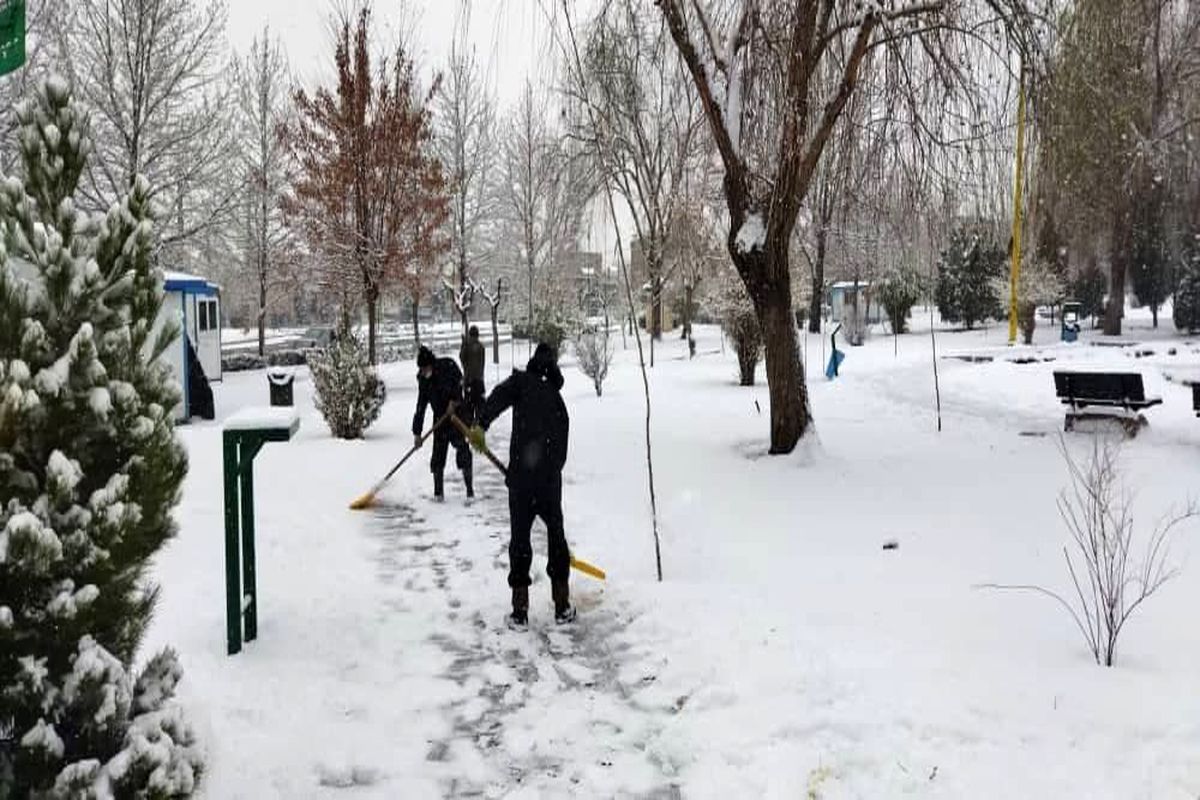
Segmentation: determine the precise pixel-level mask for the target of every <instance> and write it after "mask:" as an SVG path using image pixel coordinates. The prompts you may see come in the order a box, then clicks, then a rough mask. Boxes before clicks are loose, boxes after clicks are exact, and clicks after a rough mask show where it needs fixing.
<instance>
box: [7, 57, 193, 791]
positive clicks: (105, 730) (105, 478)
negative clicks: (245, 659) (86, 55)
mask: <svg viewBox="0 0 1200 800" xmlns="http://www.w3.org/2000/svg"><path fill="white" fill-rule="evenodd" d="M70 95H71V92H70V89H69V87H68V86H67V84H66V82H65V81H63V80H62V79H59V78H51V79H49V80H48V81H46V82H45V83H44V84H43V86H42V88H41V90H40V92H39V93H38V94H37V95H36V96H35V97H33V98H30V99H28V100H26V101H24V102H22V103H21V104H19V105H18V106H17V108H16V113H17V118H18V121H19V124H20V126H21V135H20V144H21V166H22V171H23V174H24V177H23V179H21V178H15V177H8V178H4V179H3V180H2V181H0V486H3V497H4V498H5V500H4V505H3V507H2V508H0V796H13V797H25V796H28V795H30V794H35V795H42V796H50V797H108V796H116V797H134V796H137V797H183V796H187V795H189V794H191V793H192V791H193V790H194V788H195V783H196V779H197V775H198V773H199V769H200V760H199V755H198V752H197V751H196V749H195V747H194V738H193V735H192V733H191V731H190V730H189V728H188V726H187V724H186V723H185V722H184V720H183V718H182V716H181V715H180V712H179V709H178V707H177V706H176V705H175V704H174V703H172V702H171V701H172V697H173V694H174V688H175V684H176V683H177V682H178V680H179V678H180V675H181V671H180V668H179V665H178V663H177V662H176V659H175V655H174V653H173V652H172V651H170V650H166V651H164V652H162V653H160V654H158V655H157V656H155V657H154V658H153V659H151V660H150V662H149V664H148V665H147V666H146V668H145V669H144V670H143V672H142V673H141V675H140V676H138V677H137V678H136V680H135V678H134V676H133V674H132V673H131V671H130V670H131V665H132V663H133V660H134V656H135V654H136V652H137V649H138V645H139V642H140V640H141V638H142V635H143V633H144V632H145V630H146V627H147V625H148V624H149V622H150V617H151V611H152V609H153V606H154V602H155V598H156V596H157V588H156V587H155V586H154V585H153V584H152V583H150V581H149V579H148V574H147V573H148V568H149V563H150V559H151V558H152V557H153V555H154V554H155V553H156V552H157V551H158V550H159V549H160V548H161V547H162V546H163V544H164V543H165V542H166V541H167V540H168V539H169V538H170V537H171V536H172V535H173V534H174V533H175V524H174V522H173V520H172V518H171V511H172V509H173V508H174V506H175V505H176V503H177V502H178V500H179V493H180V485H181V483H182V481H183V477H184V473H185V472H186V469H187V462H186V456H185V453H184V450H183V447H182V446H181V444H180V443H179V442H178V440H177V439H176V438H175V434H174V426H173V421H172V409H173V408H174V407H175V405H176V404H177V403H178V402H179V401H180V393H179V389H178V386H177V384H176V382H175V381H174V379H173V378H172V377H171V374H170V371H169V368H168V367H166V366H165V365H164V364H163V363H162V362H161V361H160V360H158V357H159V356H160V355H161V354H162V353H163V351H164V349H165V348H166V347H167V346H168V345H170V344H171V342H172V341H173V340H174V339H175V338H176V336H178V326H177V325H172V324H168V325H162V326H158V325H156V323H155V321H156V319H157V317H158V311H159V307H160V305H161V303H162V298H163V289H162V273H161V272H160V271H159V270H158V269H157V268H156V267H155V266H154V264H153V262H152V256H151V254H152V238H151V237H152V216H153V215H152V213H151V207H150V199H149V197H150V186H149V185H148V183H147V182H146V181H145V180H144V179H142V178H140V177H139V178H137V179H135V180H134V182H133V184H132V186H131V187H130V189H129V191H128V193H127V194H126V195H125V197H124V198H123V199H122V200H121V201H119V202H118V203H116V204H114V205H113V206H112V208H111V209H110V210H109V212H108V214H107V215H106V216H105V217H103V218H102V219H101V218H89V217H88V216H87V215H86V214H83V213H80V212H79V211H78V210H77V209H76V203H75V197H76V192H77V189H78V185H79V179H80V175H81V174H82V173H83V172H84V170H85V169H86V167H87V159H88V156H89V154H90V152H91V142H90V139H89V136H88V122H89V121H88V117H87V115H86V114H84V113H83V112H82V111H81V109H80V108H79V106H77V105H76V104H75V103H74V102H72V100H71V96H70Z"/></svg>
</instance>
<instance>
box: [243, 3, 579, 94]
mask: <svg viewBox="0 0 1200 800" xmlns="http://www.w3.org/2000/svg"><path fill="white" fill-rule="evenodd" d="M334 2H335V0H249V1H248V0H241V1H240V2H235V3H231V4H230V8H229V23H228V35H229V41H230V44H231V45H232V46H233V47H234V49H235V50H237V51H239V52H244V51H245V50H246V49H247V48H248V47H249V45H250V42H251V40H252V39H253V38H254V37H255V36H256V35H258V34H259V32H260V31H261V30H262V27H263V26H264V25H269V26H270V28H271V36H272V37H278V38H279V39H281V40H282V41H283V44H284V46H285V48H286V49H287V53H288V59H289V61H290V62H291V65H292V70H293V71H294V72H295V74H296V76H297V77H298V78H299V79H300V80H302V81H303V82H305V83H310V82H312V81H313V80H314V79H316V78H317V77H319V76H321V75H324V74H327V71H331V70H332V47H333V45H332V40H331V36H330V24H329V20H330V17H331V15H332V13H333V11H334V9H335V7H336V6H335V5H334ZM464 5H467V6H468V7H469V8H470V29H469V32H468V37H469V43H470V44H471V46H473V47H474V48H475V52H476V55H477V57H478V58H479V60H480V62H481V63H482V64H483V65H484V67H485V69H486V70H487V71H488V79H489V82H490V83H491V84H492V85H493V88H494V90H495V92H496V95H497V98H498V100H499V102H500V107H501V108H502V109H503V108H505V107H506V106H508V105H509V104H510V103H511V102H512V101H513V100H515V99H516V97H517V95H518V93H519V92H520V89H521V86H522V85H523V84H524V82H525V79H526V77H530V78H532V79H533V80H534V81H535V83H536V82H538V81H539V80H540V79H544V78H548V77H549V75H550V68H551V64H552V61H553V59H552V55H553V53H554V49H553V48H554V43H553V40H552V38H551V29H550V24H549V22H548V21H547V19H546V14H545V12H544V11H543V8H545V7H549V8H550V9H552V10H553V9H554V7H555V0H470V1H469V2H467V3H465V4H464V2H463V0H408V1H407V2H404V3H401V2H396V0H377V2H375V3H374V5H373V9H372V14H373V21H374V26H375V28H376V31H377V33H378V34H379V38H380V40H381V41H382V42H389V41H392V40H394V39H395V38H396V37H397V34H398V33H399V32H401V31H408V32H409V33H410V41H411V46H412V50H413V53H414V55H415V56H416V59H417V63H418V64H419V65H420V67H421V69H422V71H423V72H425V73H426V74H428V73H430V72H432V71H433V70H435V69H438V68H440V67H442V66H443V65H444V64H445V63H446V60H447V59H448V58H449V54H450V45H451V42H452V41H453V38H454V35H455V29H456V26H457V22H458V19H459V17H460V14H461V13H462V9H463V6H464ZM577 5H581V6H586V5H588V3H577Z"/></svg>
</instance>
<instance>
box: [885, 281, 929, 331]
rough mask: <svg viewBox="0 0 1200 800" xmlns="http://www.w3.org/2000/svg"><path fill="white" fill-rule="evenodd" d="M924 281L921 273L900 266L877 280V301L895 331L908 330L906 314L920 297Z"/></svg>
mask: <svg viewBox="0 0 1200 800" xmlns="http://www.w3.org/2000/svg"><path fill="white" fill-rule="evenodd" d="M922 291H924V282H923V281H922V278H921V274H920V273H919V272H917V271H916V270H915V269H912V268H911V267H900V268H899V269H896V270H893V271H892V272H890V273H888V274H887V275H886V276H884V278H883V280H882V281H880V282H879V293H878V297H879V303H880V305H882V306H883V310H884V311H885V312H887V315H888V319H889V320H891V323H892V330H893V331H894V332H895V333H907V332H908V315H909V313H910V312H912V307H913V306H915V305H916V304H917V301H918V300H920V299H921V292H922Z"/></svg>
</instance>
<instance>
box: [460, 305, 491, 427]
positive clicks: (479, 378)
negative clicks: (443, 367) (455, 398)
mask: <svg viewBox="0 0 1200 800" xmlns="http://www.w3.org/2000/svg"><path fill="white" fill-rule="evenodd" d="M458 363H460V364H462V370H463V389H464V390H465V392H466V397H465V400H466V402H465V403H464V404H463V413H461V414H459V418H460V419H461V420H462V421H463V422H465V423H467V424H468V425H470V424H471V423H472V422H474V421H475V417H476V416H477V415H478V414H479V409H480V407H481V406H482V405H483V397H484V394H485V393H486V391H487V390H486V388H485V387H484V385H483V370H484V367H485V366H486V365H487V351H486V350H485V349H484V347H483V344H482V343H481V342H480V341H479V328H477V327H476V326H474V325H472V326H471V327H470V329H469V330H468V331H467V338H466V339H463V343H462V347H461V348H459V351H458Z"/></svg>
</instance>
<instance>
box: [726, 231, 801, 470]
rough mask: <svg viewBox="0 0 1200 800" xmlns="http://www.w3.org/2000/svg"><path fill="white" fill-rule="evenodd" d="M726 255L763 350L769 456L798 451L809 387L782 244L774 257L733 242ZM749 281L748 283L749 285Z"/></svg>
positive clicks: (784, 246)
mask: <svg viewBox="0 0 1200 800" xmlns="http://www.w3.org/2000/svg"><path fill="white" fill-rule="evenodd" d="M730 244H731V247H730V252H731V255H732V256H733V259H734V264H735V265H736V266H737V268H738V273H739V274H740V275H741V276H742V279H743V281H745V282H746V284H747V285H746V290H747V291H748V292H749V293H750V297H751V298H752V300H753V301H754V308H755V312H756V313H757V315H758V322H759V327H760V328H761V329H762V337H763V342H764V344H765V349H766V357H767V358H766V361H767V388H768V390H769V392H770V397H771V449H770V453H771V455H782V454H786V453H790V452H792V451H793V450H795V449H796V443H797V442H799V441H800V437H801V436H803V435H804V433H805V432H806V431H807V430H808V426H809V423H810V422H811V418H810V416H809V409H808V388H807V387H806V386H805V384H804V365H803V364H802V363H801V361H800V342H799V340H798V339H797V337H796V316H795V314H794V313H793V311H792V287H791V282H790V281H789V280H788V265H787V250H786V242H785V243H784V244H783V246H782V247H780V248H779V251H778V252H776V253H770V254H768V253H765V252H762V251H758V250H756V251H754V252H751V253H740V252H738V251H737V248H736V246H733V243H732V242H731V243H730ZM747 278H750V280H747Z"/></svg>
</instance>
